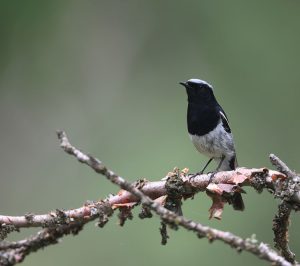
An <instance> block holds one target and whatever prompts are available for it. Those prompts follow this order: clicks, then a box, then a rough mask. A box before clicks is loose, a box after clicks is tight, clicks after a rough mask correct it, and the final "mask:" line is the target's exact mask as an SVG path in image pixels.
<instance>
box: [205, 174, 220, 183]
mask: <svg viewBox="0 0 300 266" xmlns="http://www.w3.org/2000/svg"><path fill="white" fill-rule="evenodd" d="M216 173H218V171H213V172H208V173H207V174H209V175H210V177H209V180H208V184H210V183H211V182H212V180H213V178H214V177H215V175H216Z"/></svg>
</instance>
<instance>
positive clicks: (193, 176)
mask: <svg viewBox="0 0 300 266" xmlns="http://www.w3.org/2000/svg"><path fill="white" fill-rule="evenodd" d="M212 160H213V158H210V159H209V160H208V162H207V163H206V165H205V166H204V167H203V169H202V170H201V171H200V172H197V173H196V174H193V175H192V176H191V180H193V178H195V176H197V175H202V174H203V172H204V170H205V169H206V167H207V166H208V165H209V164H210V162H211V161H212Z"/></svg>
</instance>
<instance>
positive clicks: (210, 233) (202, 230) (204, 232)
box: [58, 131, 290, 265]
mask: <svg viewBox="0 0 300 266" xmlns="http://www.w3.org/2000/svg"><path fill="white" fill-rule="evenodd" d="M58 137H59V139H60V141H61V147H62V148H63V149H64V150H65V151H66V152H67V153H69V154H71V155H73V156H75V157H76V158H77V159H78V160H79V161H80V162H82V163H85V164H87V165H89V166H90V167H92V168H93V169H94V170H95V171H96V172H98V173H101V174H103V175H105V176H106V177H107V179H109V180H110V181H111V182H112V183H114V184H117V185H119V186H120V187H121V188H122V189H125V190H127V191H128V192H130V193H131V194H133V195H134V196H136V197H137V198H138V199H139V200H140V201H141V202H142V204H143V205H146V206H147V207H149V208H150V209H151V210H153V211H154V212H155V213H156V214H158V215H159V216H160V217H161V218H162V219H163V220H164V221H167V222H168V223H170V224H177V225H181V226H182V227H184V228H186V229H188V230H192V231H194V232H196V233H197V234H198V236H199V237H206V238H208V239H209V240H211V241H213V240H215V239H218V240H221V241H223V242H224V243H227V244H229V245H230V246H232V247H234V248H237V249H238V250H246V251H249V252H251V253H253V254H255V255H257V256H259V257H260V258H262V259H265V260H268V261H270V262H272V263H275V264H277V265H290V263H289V262H287V261H286V260H285V259H284V258H283V257H281V256H279V255H278V254H277V253H276V252H275V251H273V250H271V249H270V248H269V247H268V246H267V245H265V244H263V243H260V244H259V245H258V244H257V243H255V242H251V241H247V240H243V239H242V238H240V237H237V236H235V235H233V234H231V233H229V232H223V231H220V230H217V229H213V228H210V227H208V226H203V225H201V224H200V223H196V222H194V221H191V220H188V219H186V218H185V217H183V216H178V215H177V214H175V213H174V212H171V211H169V210H167V209H166V208H164V207H162V206H161V205H160V204H158V203H156V202H155V201H153V200H151V199H150V198H149V197H148V196H146V195H145V194H144V193H143V192H142V191H141V190H139V189H138V188H137V187H136V186H134V185H131V184H130V183H129V182H127V181H126V180H124V178H122V177H120V176H118V175H116V174H115V173H114V172H112V171H111V170H108V169H107V168H106V167H105V166H104V165H103V164H102V162H101V161H99V160H98V159H96V158H94V157H92V156H86V155H85V154H83V153H82V152H80V151H78V150H77V149H76V148H74V147H73V146H72V145H71V144H70V143H69V141H68V139H67V136H66V134H65V133H64V132H62V131H60V132H58ZM241 179H244V177H243V178H241ZM239 181H240V180H239ZM243 181H244V180H243ZM214 182H215V180H214Z"/></svg>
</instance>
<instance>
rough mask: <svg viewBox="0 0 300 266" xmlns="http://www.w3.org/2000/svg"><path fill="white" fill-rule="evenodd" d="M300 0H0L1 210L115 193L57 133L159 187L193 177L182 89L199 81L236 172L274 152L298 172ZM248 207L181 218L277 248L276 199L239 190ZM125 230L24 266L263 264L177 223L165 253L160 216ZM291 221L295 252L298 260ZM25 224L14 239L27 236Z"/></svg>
mask: <svg viewBox="0 0 300 266" xmlns="http://www.w3.org/2000/svg"><path fill="white" fill-rule="evenodd" d="M299 8H300V2H299V1H292V0H286V1H279V0H267V1H260V0H253V1H240V0H229V1H221V0H220V1H211V0H206V1H171V0H166V1H157V0H154V1H134V0H128V1H121V0H116V1H92V0H88V1H79V0H78V1H75V0H74V1H65V0H64V1H61V0H53V1H33V0H28V1H1V3H0V36H1V41H0V121H1V131H0V148H1V152H0V212H1V214H10V215H20V214H24V213H27V212H33V213H45V212H47V211H49V210H54V209H55V208H65V209H68V208H75V207H78V206H81V205H82V204H83V203H84V202H85V201H86V200H96V199H99V198H104V197H105V196H107V195H108V194H109V193H116V192H117V191H118V188H116V187H115V186H113V185H111V184H110V183H109V182H108V181H106V180H105V179H104V178H102V177H101V176H98V175H96V174H95V173H94V172H93V171H91V170H90V169H88V168H87V167H85V166H83V165H80V164H79V163H78V162H76V161H75V160H74V159H73V158H70V157H69V156H67V155H66V154H64V153H63V152H62V151H61V150H60V148H59V145H58V141H57V139H56V136H55V131H56V129H59V128H60V129H64V130H66V131H67V133H68V134H69V137H70V139H71V141H72V143H73V144H74V145H76V146H78V147H79V148H81V149H83V150H85V151H87V152H89V153H91V154H94V155H95V156H97V157H98V158H100V159H101V160H103V161H104V162H105V163H106V164H107V165H108V166H110V167H111V168H112V169H114V170H115V171H116V172H117V173H119V174H121V175H123V176H124V177H126V178H127V179H129V180H131V181H134V180H136V179H138V178H141V177H145V178H147V179H149V180H158V179H160V178H161V177H163V176H164V175H165V174H166V173H167V172H168V171H170V170H172V169H173V167H175V166H178V167H180V168H184V167H188V168H190V170H191V171H192V172H195V171H197V170H199V169H200V168H201V167H202V166H203V164H204V163H205V162H206V158H205V157H203V156H201V155H199V154H197V152H196V150H195V149H194V147H193V146H192V144H191V143H190V140H189V138H188V135H187V132H186V121H185V119H186V106H187V102H186V95H185V91H184V89H183V88H182V87H181V86H179V85H178V82H179V81H182V80H186V79H188V78H192V77H194V78H202V79H205V80H207V81H209V82H210V83H212V84H213V85H214V87H215V94H216V96H217V98H218V100H219V102H220V103H221V104H222V105H223V107H224V109H225V110H226V112H227V115H228V116H229V118H230V123H231V127H232V130H233V132H234V137H235V142H236V148H237V153H238V160H239V164H240V165H242V166H248V167H262V166H267V167H270V163H269V160H268V155H269V154H270V153H275V154H277V155H278V156H280V157H281V158H282V159H283V160H284V161H285V162H286V163H288V165H289V166H290V167H291V168H292V169H296V170H299V169H300V166H299V164H298V162H299V148H300V144H299V129H300V122H299V110H298V103H299V96H300V90H299V87H300V74H299V62H300V53H299V47H300V34H299V25H300V16H299ZM244 198H245V204H246V210H245V212H242V213H241V212H234V211H233V210H232V209H231V207H230V206H226V208H225V212H224V215H223V220H222V221H216V220H209V219H208V211H207V210H208V208H209V206H210V200H209V199H208V198H207V196H206V195H204V194H199V195H197V196H196V197H195V199H194V200H188V201H186V202H185V203H184V206H183V208H184V214H185V216H186V217H190V218H192V219H195V220H196V221H200V222H201V223H203V224H208V225H211V226H214V227H216V228H219V229H222V230H228V231H231V232H233V233H235V234H238V235H241V236H242V237H245V238H246V237H250V236H251V235H252V234H256V237H257V239H258V240H260V241H264V242H267V243H271V245H272V239H273V235H272V218H273V216H274V214H275V212H276V207H277V204H278V201H277V200H274V199H273V197H272V196H271V195H270V194H268V193H267V192H263V193H262V194H261V195H259V194H257V193H256V192H254V191H253V190H252V189H247V195H246V196H245V197H244ZM137 213H138V210H135V212H134V214H135V217H134V220H133V221H130V222H128V223H126V225H125V227H124V228H120V227H119V226H118V225H117V224H118V221H117V218H116V217H114V218H112V219H111V221H110V223H109V224H107V226H106V227H105V228H104V229H97V228H95V226H94V225H93V224H92V223H91V224H89V225H87V226H86V228H85V230H83V231H82V232H81V233H80V234H79V236H77V237H72V236H68V237H65V238H63V240H62V243H60V244H59V245H54V246H50V247H47V248H46V249H45V250H43V251H39V252H37V253H35V254H32V255H30V256H29V257H27V258H26V259H25V261H24V263H23V265H24V266H25V265H31V266H34V265H44V266H47V265H98V264H99V265H107V266H110V265H123V266H126V265H131V266H134V265H146V266H147V265H154V264H155V265H173V266H176V265H182V264H186V263H188V264H201V265H217V264H222V265H253V264H255V265H266V263H265V262H262V261H260V260H258V259H257V258H255V257H254V256H252V255H249V254H247V253H242V254H238V253H237V252H236V251H235V250H233V249H231V248H229V247H228V246H225V245H223V244H222V243H218V242H215V243H213V244H209V243H208V241H207V240H205V239H202V240H199V239H197V237H196V236H195V235H194V234H192V233H190V232H187V231H185V230H183V229H180V230H179V231H178V232H173V231H171V232H170V236H171V238H170V239H169V243H168V245H167V246H161V245H160V235H159V230H158V228H159V219H158V218H157V217H154V218H153V219H150V220H143V221H142V220H140V219H139V218H137ZM299 222H300V219H299V217H298V216H296V215H293V216H292V226H291V235H290V241H291V247H292V249H293V250H294V251H295V252H296V254H298V259H299V256H300V231H299V230H298V224H299ZM33 232H35V231H34V230H24V231H23V232H22V233H21V234H13V235H12V236H11V238H10V239H18V238H20V237H25V236H27V235H29V234H31V233H33Z"/></svg>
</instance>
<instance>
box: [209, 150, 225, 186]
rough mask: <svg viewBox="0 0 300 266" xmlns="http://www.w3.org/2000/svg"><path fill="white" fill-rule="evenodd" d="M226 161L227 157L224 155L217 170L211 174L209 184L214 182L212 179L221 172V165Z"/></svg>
mask: <svg viewBox="0 0 300 266" xmlns="http://www.w3.org/2000/svg"><path fill="white" fill-rule="evenodd" d="M224 159H225V155H223V156H222V157H221V161H220V162H219V164H218V167H217V169H216V170H215V171H213V172H212V173H211V175H210V177H209V181H208V183H210V182H211V181H212V179H213V178H214V176H215V174H216V173H218V172H219V169H220V168H221V165H222V163H223V161H224Z"/></svg>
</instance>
